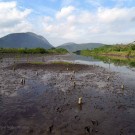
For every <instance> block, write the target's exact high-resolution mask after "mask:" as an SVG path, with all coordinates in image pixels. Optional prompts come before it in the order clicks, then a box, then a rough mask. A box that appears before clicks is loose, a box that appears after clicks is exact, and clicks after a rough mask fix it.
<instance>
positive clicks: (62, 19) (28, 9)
mask: <svg viewBox="0 0 135 135" xmlns="http://www.w3.org/2000/svg"><path fill="white" fill-rule="evenodd" d="M134 13H135V3H134V0H102V1H101V0H84V1H81V0H46V1H44V0H38V1H36V0H29V1H27V0H0V19H1V21H0V28H1V31H0V37H3V36H6V35H8V34H11V33H21V32H34V33H36V34H38V35H42V36H44V37H45V38H46V39H47V40H48V41H49V42H50V43H51V44H52V45H54V46H58V45H61V44H64V43H67V42H75V43H104V44H116V43H129V42H132V41H134V40H135V15H134Z"/></svg>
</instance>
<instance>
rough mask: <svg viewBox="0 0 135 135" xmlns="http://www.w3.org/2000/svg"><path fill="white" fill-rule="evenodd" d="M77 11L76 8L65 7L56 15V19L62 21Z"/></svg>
mask: <svg viewBox="0 0 135 135" xmlns="http://www.w3.org/2000/svg"><path fill="white" fill-rule="evenodd" d="M74 10H75V8H74V7H73V6H68V7H63V8H62V9H61V11H58V12H57V14H56V18H57V19H61V18H64V17H67V16H68V15H70V14H71V13H72V12H73V11H74Z"/></svg>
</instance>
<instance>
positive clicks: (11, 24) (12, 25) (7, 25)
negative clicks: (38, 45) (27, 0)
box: [0, 1, 31, 36]
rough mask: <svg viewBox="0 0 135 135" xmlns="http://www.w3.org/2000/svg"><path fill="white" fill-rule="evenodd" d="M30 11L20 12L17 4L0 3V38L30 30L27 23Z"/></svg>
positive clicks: (13, 2) (29, 25)
mask: <svg viewBox="0 0 135 135" xmlns="http://www.w3.org/2000/svg"><path fill="white" fill-rule="evenodd" d="M30 13H31V10H30V9H25V10H23V11H22V10H20V9H19V8H17V3H16V2H15V1H12V2H0V20H1V21H0V29H1V30H0V36H3V35H5V34H8V33H11V32H23V31H27V30H30V29H31V24H30V23H29V22H28V21H27V17H28V15H29V14H30Z"/></svg>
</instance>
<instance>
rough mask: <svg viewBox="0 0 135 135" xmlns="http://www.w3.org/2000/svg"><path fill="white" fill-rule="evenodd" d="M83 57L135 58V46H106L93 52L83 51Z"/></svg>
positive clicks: (81, 52)
mask: <svg viewBox="0 0 135 135" xmlns="http://www.w3.org/2000/svg"><path fill="white" fill-rule="evenodd" d="M80 54H81V55H84V56H93V55H100V56H101V55H102V56H104V55H105V56H113V57H118V56H119V57H135V44H129V45H105V46H102V47H99V48H95V49H93V50H88V49H87V50H81V51H80Z"/></svg>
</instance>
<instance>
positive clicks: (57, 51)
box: [0, 48, 68, 54]
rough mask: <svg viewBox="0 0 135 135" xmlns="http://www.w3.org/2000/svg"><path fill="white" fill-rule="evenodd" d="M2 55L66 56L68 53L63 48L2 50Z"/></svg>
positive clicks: (0, 50) (0, 49) (0, 51)
mask: <svg viewBox="0 0 135 135" xmlns="http://www.w3.org/2000/svg"><path fill="white" fill-rule="evenodd" d="M0 53H20V54H39V53H40V54H66V53H68V51H67V50H66V49H63V48H52V49H48V50H46V49H44V48H0Z"/></svg>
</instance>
